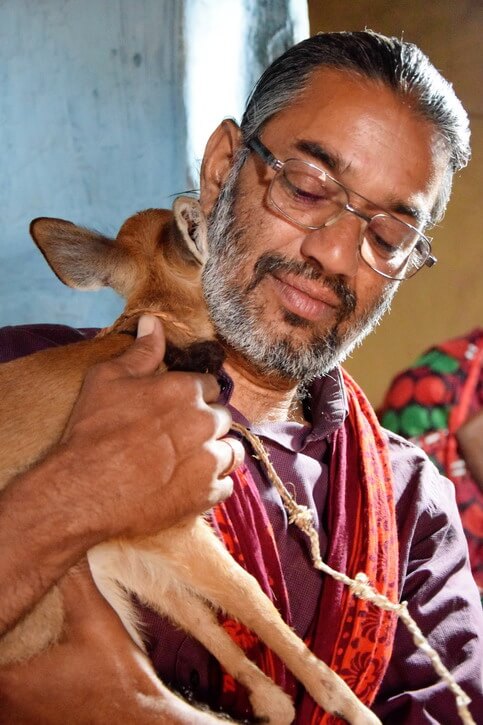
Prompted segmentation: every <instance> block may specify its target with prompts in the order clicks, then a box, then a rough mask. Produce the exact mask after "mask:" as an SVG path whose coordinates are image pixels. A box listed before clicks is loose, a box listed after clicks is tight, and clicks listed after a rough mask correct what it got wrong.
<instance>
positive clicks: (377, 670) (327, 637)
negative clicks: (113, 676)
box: [214, 372, 398, 725]
mask: <svg viewBox="0 0 483 725" xmlns="http://www.w3.org/2000/svg"><path fill="white" fill-rule="evenodd" d="M344 382H345V388H346V392H347V398H348V405H349V414H348V417H347V419H346V421H345V422H344V424H343V426H342V427H341V428H340V429H339V430H338V431H337V432H336V433H335V434H334V436H333V440H332V455H331V463H330V471H329V495H328V528H329V531H328V536H329V542H330V543H329V548H328V552H327V557H326V560H327V563H328V564H329V566H331V567H333V568H334V569H337V570H339V571H342V572H344V573H346V574H348V575H349V576H350V577H352V578H353V577H354V576H355V575H356V574H357V573H358V572H361V571H362V572H365V573H366V574H367V576H368V577H369V580H370V582H371V583H372V584H373V585H375V587H376V589H377V590H378V591H379V592H381V593H382V594H385V595H386V596H388V597H389V598H390V599H391V600H392V601H397V598H398V584H397V582H398V546H397V529H396V520H395V511H394V498H393V488H392V478H391V468H390V464H389V458H388V451H387V443H386V440H385V438H384V435H383V433H382V431H381V428H380V426H379V423H378V422H377V419H376V416H375V414H374V412H373V410H372V408H371V406H370V405H369V403H368V401H367V399H366V398H365V397H364V395H363V393H362V391H361V390H360V389H359V388H358V386H357V385H356V384H355V382H354V381H353V380H352V379H351V378H350V377H349V375H348V374H347V373H345V372H344ZM233 478H234V482H235V487H234V493H233V495H232V496H231V497H230V498H229V499H228V500H227V501H225V502H224V503H223V504H220V505H219V506H217V507H216V508H215V510H214V519H215V526H216V527H217V528H218V531H219V534H220V536H221V538H222V539H223V541H224V542H225V545H226V547H227V549H228V550H229V551H230V553H231V554H232V556H234V558H235V559H236V560H237V561H238V562H239V563H240V564H241V565H242V566H244V567H245V569H247V571H249V572H250V573H251V574H253V575H254V576H255V577H256V578H257V580H258V581H259V583H260V585H261V587H262V589H263V591H264V592H265V594H267V596H268V597H269V598H270V599H271V600H272V601H273V602H274V603H275V604H276V606H277V608H278V609H279V611H280V613H281V615H282V617H283V618H284V619H285V621H287V622H288V623H289V624H290V621H289V619H290V615H289V603H288V597H287V590H286V586H285V582H284V579H283V573H282V571H281V566H280V560H279V557H278V552H277V549H276V545H275V541H274V538H273V532H272V528H271V525H270V522H269V521H268V518H267V514H266V512H265V509H264V506H263V503H262V502H261V500H260V497H259V494H258V491H257V489H256V486H255V483H254V481H253V480H252V478H251V476H250V474H249V472H248V470H247V469H246V467H245V466H243V467H241V468H240V469H238V471H236V472H235V473H234V474H233ZM238 532H240V534H241V538H239V536H238ZM248 532H249V535H246V534H247V533H248ZM255 532H256V534H257V535H256V536H255V535H254V534H255ZM321 576H324V585H323V590H322V596H321V599H320V601H319V605H318V609H317V614H316V616H315V618H314V622H313V624H312V627H311V630H310V633H309V636H308V641H307V644H308V646H309V647H310V649H311V650H312V651H313V652H314V653H315V654H316V655H317V657H319V658H320V659H322V660H324V661H325V662H327V663H328V664H329V665H330V666H331V668H332V669H333V670H335V671H336V672H337V673H338V674H339V675H340V676H341V677H342V678H343V679H344V680H345V681H346V682H347V684H348V685H349V686H350V687H351V689H352V690H353V691H354V692H355V694H356V695H357V696H358V697H359V698H360V699H361V700H362V702H364V703H365V704H366V705H368V706H370V705H371V704H372V702H373V701H374V698H375V696H376V694H377V691H378V689H379V686H380V684H381V681H382V678H383V676H384V673H385V671H386V668H387V665H388V663H389V659H390V657H391V652H392V646H393V641H394V633H395V627H396V617H395V615H394V614H392V613H388V612H383V611H382V610H380V609H379V608H376V607H375V606H374V605H372V604H368V603H366V602H364V601H362V600H360V599H357V598H356V597H354V596H353V595H352V594H351V593H350V591H349V589H348V588H347V587H345V586H344V585H342V584H339V583H337V582H336V581H335V580H333V579H332V578H331V577H328V576H325V575H322V574H321ZM224 626H225V627H226V629H227V630H228V631H229V632H230V634H231V636H232V637H233V639H234V640H235V641H236V642H237V643H238V644H239V645H240V646H241V647H242V648H243V649H244V650H245V651H246V653H247V655H248V657H250V659H252V660H254V661H256V663H257V664H258V666H259V667H260V668H261V669H262V670H263V671H264V672H265V673H266V674H267V675H268V676H269V677H271V678H272V679H273V680H275V681H276V682H277V683H278V684H279V685H280V686H281V687H283V688H284V689H285V691H286V692H288V693H289V694H290V695H292V697H295V696H296V692H297V685H296V682H295V681H294V678H293V677H292V675H291V674H290V672H288V671H287V670H286V668H285V666H284V665H283V664H282V663H281V662H280V660H279V659H278V658H277V657H276V655H274V654H273V653H272V652H271V651H270V650H268V648H267V647H265V645H263V644H262V643H261V642H259V640H258V639H257V637H256V636H255V635H253V634H252V633H251V632H249V631H248V630H247V629H246V628H245V627H243V626H242V625H240V624H238V623H236V622H234V621H233V620H227V621H226V622H224ZM220 705H221V706H222V707H223V708H224V709H225V708H226V709H228V711H230V712H234V713H235V714H236V715H238V716H246V715H247V714H250V707H249V705H248V701H247V698H246V693H245V691H244V690H243V688H242V687H240V686H239V685H238V683H236V682H235V681H234V680H233V678H231V677H230V676H229V675H227V674H224V677H223V692H222V694H221V699H220ZM335 722H338V719H337V718H334V717H331V716H328V715H327V714H325V713H324V711H323V710H321V708H320V707H318V705H316V703H315V702H314V701H313V700H312V698H311V697H310V695H308V694H307V693H306V692H304V694H303V697H302V699H301V701H300V702H299V703H298V705H297V723H300V724H301V725H302V724H303V725H307V724H308V723H310V724H311V725H315V724H316V723H317V724H318V723H324V724H325V723H327V724H328V723H335Z"/></svg>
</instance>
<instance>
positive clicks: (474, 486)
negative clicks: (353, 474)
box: [378, 327, 483, 601]
mask: <svg viewBox="0 0 483 725" xmlns="http://www.w3.org/2000/svg"><path fill="white" fill-rule="evenodd" d="M378 415H379V418H380V420H381V423H382V424H383V425H384V426H385V427H386V428H388V429H389V430H392V431H394V433H399V434H400V435H402V436H404V437H405V438H408V439H409V440H410V441H412V442H413V443H416V445H418V446H420V447H421V448H422V449H423V450H424V451H426V453H427V454H428V455H429V457H430V458H431V460H432V461H433V463H434V464H435V465H436V466H437V468H438V469H439V471H440V472H441V473H442V474H443V475H445V476H447V477H448V478H449V479H451V481H452V482H453V483H454V486H455V493H456V502H457V505H458V509H459V512H460V516H461V521H462V523H463V529H464V532H465V534H466V539H467V541H468V549H469V554H470V561H471V570H472V573H473V576H474V578H475V581H476V584H477V585H478V589H479V591H480V596H481V598H482V601H483V329H482V328H479V327H478V328H476V329H474V330H471V331H470V332H468V333H466V335H461V336H459V337H456V338H453V339H452V340H448V341H446V342H441V343H439V344H437V345H433V346H432V347H431V348H429V350H427V351H426V352H424V353H423V354H422V355H421V356H420V357H419V358H418V359H417V360H416V361H415V362H414V364H413V365H411V367H409V368H408V369H407V370H404V371H402V372H400V373H398V374H397V375H396V376H395V378H394V379H393V380H392V382H391V384H390V386H389V388H388V390H387V393H386V395H385V397H384V401H383V403H382V406H381V408H380V410H379V411H378Z"/></svg>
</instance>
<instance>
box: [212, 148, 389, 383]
mask: <svg viewBox="0 0 483 725" xmlns="http://www.w3.org/2000/svg"><path fill="white" fill-rule="evenodd" d="M241 162H243V159H241ZM241 165H242V163H239V164H236V165H235V166H234V167H233V169H232V172H231V174H230V177H229V178H228V180H227V182H226V184H225V186H224V188H223V190H222V192H221V193H220V196H219V197H218V200H217V203H216V205H215V207H214V209H213V211H212V213H211V215H210V218H209V220H208V240H209V245H210V254H209V258H208V262H207V265H206V267H205V270H204V272H203V286H204V293H205V298H206V302H207V305H208V308H209V311H210V314H211V318H212V320H213V324H214V326H215V329H216V331H217V333H218V335H219V337H220V338H221V339H222V340H223V341H224V342H225V343H226V344H227V345H228V347H229V348H231V349H232V350H234V351H236V352H237V353H238V354H240V355H241V356H242V357H244V358H245V359H246V360H248V361H249V363H250V365H251V366H252V367H253V368H255V369H256V370H257V371H258V372H259V373H260V374H261V375H263V376H264V377H272V376H276V377H277V378H283V379H286V380H290V381H294V382H296V383H297V384H298V385H302V386H305V385H307V384H308V383H310V382H311V381H312V380H313V379H314V378H317V377H320V376H322V375H325V374H326V373H328V372H329V371H330V370H332V369H333V368H334V367H335V366H336V365H337V364H339V363H341V362H342V361H343V360H345V358H346V357H347V356H348V355H350V354H351V352H352V351H353V350H354V349H355V348H356V347H357V346H358V345H360V344H361V342H362V340H363V339H364V338H365V337H366V335H368V334H369V332H371V331H372V330H373V329H374V327H376V325H378V324H379V322H380V321H381V319H382V317H383V316H384V314H385V313H386V312H387V311H388V310H389V308H390V305H391V301H392V298H393V296H394V294H395V291H396V289H397V286H398V285H397V284H394V283H391V282H389V283H388V284H387V285H386V287H385V288H384V290H383V294H382V295H381V297H380V298H379V299H378V300H377V302H376V304H374V305H373V306H372V307H371V308H370V309H366V310H364V311H363V312H362V314H359V316H358V318H357V319H355V320H354V324H353V325H352V326H351V328H350V329H349V330H346V331H345V332H341V331H340V329H339V328H340V325H341V323H342V322H343V321H344V320H346V319H348V318H349V317H350V316H351V315H353V313H354V310H355V308H356V302H357V300H356V298H355V295H354V293H353V292H352V291H351V290H350V289H349V288H348V287H347V285H346V284H345V283H344V282H343V281H341V279H340V278H339V277H329V276H326V275H324V274H323V272H322V271H321V270H320V267H319V266H318V265H316V264H314V263H309V262H298V261H295V260H287V259H284V258H283V257H282V256H281V255H279V254H263V255H261V256H260V257H259V259H258V260H257V262H256V264H255V268H254V274H253V278H252V280H251V281H250V283H249V284H248V285H246V284H245V285H243V284H242V283H241V282H240V280H239V276H238V270H241V269H244V267H245V265H246V264H248V259H247V254H246V251H245V250H246V249H247V245H248V243H249V231H248V230H247V229H246V228H245V225H244V220H243V219H238V218H236V216H235V211H234V208H235V202H236V195H237V191H236V182H237V177H238V172H239V167H241ZM274 271H286V272H292V273H296V274H299V275H300V276H302V277H306V278H309V279H320V280H323V283H324V285H325V286H326V287H329V288H330V289H332V290H333V291H334V292H335V294H336V295H337V296H338V298H339V300H340V312H339V316H338V318H337V320H336V322H335V324H334V325H333V327H332V328H331V329H330V330H329V331H327V332H326V333H325V334H323V335H322V334H320V333H317V332H316V331H314V332H313V334H312V335H311V336H309V335H307V338H306V339H305V340H304V341H303V342H300V341H299V340H296V339H295V340H294V338H293V336H291V335H290V334H289V333H288V334H287V333H280V331H277V329H276V327H275V326H274V325H272V324H271V321H270V320H269V319H266V317H265V314H264V309H263V306H262V305H260V304H257V303H255V302H254V300H253V299H251V296H250V293H251V292H252V291H253V290H254V289H255V287H256V286H257V285H258V284H259V283H260V282H261V280H262V279H263V278H264V277H265V275H267V274H270V273H271V272H274ZM284 318H285V321H286V322H287V323H288V324H289V325H291V326H292V327H293V328H294V330H295V329H296V328H304V327H305V328H307V329H308V328H309V327H310V325H311V323H310V322H309V321H308V320H305V319H304V318H301V317H298V316H297V315H295V314H293V313H290V312H286V313H285V315H284Z"/></svg>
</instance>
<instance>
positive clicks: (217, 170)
mask: <svg viewBox="0 0 483 725" xmlns="http://www.w3.org/2000/svg"><path fill="white" fill-rule="evenodd" d="M241 143H242V132H241V130H240V128H239V126H238V125H237V124H236V123H235V121H232V120H231V119H225V120H224V121H222V122H221V123H220V125H219V126H218V127H217V128H216V129H215V131H214V132H213V133H212V134H211V136H210V139H209V141H208V143H207V144H206V149H205V153H204V156H203V163H202V165H201V175H200V204H201V208H202V210H203V212H204V214H205V215H208V214H209V213H210V211H211V209H212V207H213V205H214V203H215V201H216V200H217V198H218V194H219V193H220V189H221V187H222V186H223V184H224V182H225V180H226V178H227V176H228V174H229V173H230V169H231V167H232V164H233V158H234V156H235V153H236V152H237V150H238V149H239V147H240V145H241Z"/></svg>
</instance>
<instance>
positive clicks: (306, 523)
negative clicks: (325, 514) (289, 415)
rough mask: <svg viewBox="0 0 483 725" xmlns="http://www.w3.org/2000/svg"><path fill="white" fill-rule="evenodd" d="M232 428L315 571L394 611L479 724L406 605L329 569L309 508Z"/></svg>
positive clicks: (260, 450) (468, 723) (469, 721)
mask: <svg viewBox="0 0 483 725" xmlns="http://www.w3.org/2000/svg"><path fill="white" fill-rule="evenodd" d="M232 428H233V430H236V431H238V432H239V433H241V435H242V436H243V437H244V438H246V440H247V441H248V442H249V443H250V445H251V446H252V448H253V450H254V451H255V453H256V455H255V458H257V459H258V460H260V461H261V463H262V464H263V466H264V468H265V471H266V473H267V476H268V478H269V480H270V481H271V482H272V483H273V485H274V486H275V488H276V489H277V491H278V493H279V494H280V497H281V499H282V502H283V505H284V507H285V509H286V511H287V514H288V521H289V524H295V526H297V527H298V528H299V529H300V530H301V531H302V532H303V533H304V534H305V535H306V536H307V537H308V539H309V541H310V550H311V556H312V561H313V565H314V568H315V569H318V570H320V571H322V572H324V573H325V574H328V575H329V576H331V577H332V578H333V579H335V580H336V581H338V582H341V583H342V584H345V585H346V586H348V587H349V589H350V590H351V592H352V594H354V596H356V597H358V598H359V599H364V600H366V601H368V602H371V603H372V604H374V605H375V606H376V607H380V608H381V609H384V610H386V611H390V612H395V613H396V615H397V616H398V617H399V618H400V619H401V620H402V622H403V623H404V625H405V626H406V628H407V629H408V631H409V633H410V634H411V636H412V638H413V642H414V644H415V645H416V647H418V649H420V650H421V651H422V652H424V653H425V654H426V655H427V656H428V657H429V659H430V661H431V663H432V665H433V668H434V670H435V671H436V673H437V674H438V675H439V676H440V678H441V679H442V680H443V681H444V682H445V683H446V686H447V687H448V689H449V690H450V691H451V692H452V694H453V696H454V698H455V701H456V707H457V709H458V714H459V716H460V718H461V721H462V722H463V723H464V724H465V725H476V723H475V721H474V720H473V717H472V716H471V713H470V712H469V710H468V707H467V706H468V705H469V704H470V702H471V699H470V698H469V697H468V695H467V694H466V693H465V692H464V690H463V689H462V688H461V687H460V686H459V685H458V683H457V682H456V680H455V679H454V677H453V675H452V674H451V672H450V671H449V670H448V669H447V668H446V667H445V665H444V664H443V662H442V661H441V658H440V656H439V655H438V653H437V652H436V650H435V649H434V648H433V647H432V646H431V645H430V644H429V642H428V640H427V639H426V637H425V636H424V634H423V633H422V631H421V629H420V628H419V627H418V625H417V624H416V622H415V621H414V619H413V618H412V617H411V615H410V614H409V611H408V605H407V602H391V601H390V599H388V598H387V597H386V596H384V594H380V593H379V592H378V591H377V590H376V589H374V587H373V586H372V584H371V583H370V581H369V579H368V577H367V575H366V574H365V573H364V572H359V573H358V574H356V576H355V578H354V579H351V578H350V577H348V576H347V575H346V574H342V573H341V572H339V571H336V570H335V569H332V567H330V566H328V564H326V563H325V562H324V561H323V559H322V557H321V555H320V547H319V536H318V534H317V531H316V530H315V528H314V525H313V515H312V512H311V511H310V509H309V508H308V507H307V506H299V504H297V502H296V500H295V498H294V497H293V496H292V494H291V493H290V492H289V491H288V490H287V488H286V487H285V486H284V484H283V483H282V481H281V479H280V477H279V475H278V474H277V472H276V471H275V469H274V467H273V464H272V462H271V460H270V458H269V455H268V453H267V451H266V450H265V448H264V446H263V445H262V442H261V441H260V439H259V438H258V437H257V436H255V435H254V434H253V433H251V432H250V431H249V430H248V429H247V428H245V426H243V425H241V424H239V423H232Z"/></svg>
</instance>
